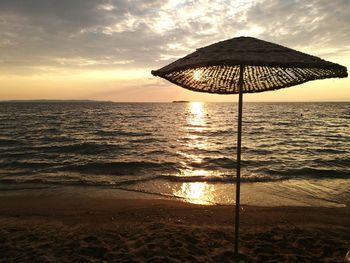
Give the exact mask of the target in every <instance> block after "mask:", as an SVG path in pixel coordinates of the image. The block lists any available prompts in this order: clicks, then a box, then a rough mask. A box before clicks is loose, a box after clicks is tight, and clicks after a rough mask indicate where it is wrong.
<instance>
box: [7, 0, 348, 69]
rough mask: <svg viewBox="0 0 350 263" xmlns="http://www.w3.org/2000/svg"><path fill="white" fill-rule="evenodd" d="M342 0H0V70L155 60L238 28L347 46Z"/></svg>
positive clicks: (304, 45) (321, 45)
mask: <svg viewBox="0 0 350 263" xmlns="http://www.w3.org/2000/svg"><path fill="white" fill-rule="evenodd" d="M349 13H350V3H349V1H348V0H337V1H326V0H311V1H301V0H283V1H282V0H264V1H258V0H250V1H243V0H241V1H227V0H217V1H206V0H199V1H191V0H182V1H180V0H179V1H161V0H152V1H140V0H137V1H127V0H104V1H98V0H75V1H67V0H61V1H60V0H31V1H28V0H2V1H1V2H0V48H1V53H0V74H9V73H16V74H34V73H35V74H37V73H38V72H54V71H57V72H62V71H74V70H78V71H79V70H90V69H94V70H96V69H98V70H104V69H118V68H119V69H120V68H129V69H138V68H158V67H160V66H162V65H165V64H167V63H168V62H170V61H172V60H174V59H175V58H178V57H181V56H183V55H185V54H187V53H189V52H191V51H194V50H195V48H197V47H201V46H204V45H207V44H210V43H212V42H215V41H219V40H222V39H226V38H231V37H234V36H238V35H242V34H243V35H251V36H255V37H260V38H263V39H266V40H270V41H273V42H277V43H281V44H283V45H286V46H289V47H292V48H296V49H302V50H304V51H312V52H313V54H315V52H316V55H327V56H331V55H333V56H334V55H338V56H341V55H344V54H350V46H349V44H348V43H350V35H349V34H348V32H349V31H350V18H349V15H348V14H349Z"/></svg>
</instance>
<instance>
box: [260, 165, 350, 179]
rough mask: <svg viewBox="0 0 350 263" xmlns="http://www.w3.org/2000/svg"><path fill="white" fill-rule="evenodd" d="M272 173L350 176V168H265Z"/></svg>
mask: <svg viewBox="0 0 350 263" xmlns="http://www.w3.org/2000/svg"><path fill="white" fill-rule="evenodd" d="M265 172H267V173H268V174H270V175H277V176H287V177H292V178H301V177H302V178H304V179H305V178H345V179H346V178H350V170H349V169H344V170H343V169H322V168H312V167H303V168H291V169H286V170H273V169H267V170H265Z"/></svg>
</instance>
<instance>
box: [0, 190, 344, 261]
mask: <svg viewBox="0 0 350 263" xmlns="http://www.w3.org/2000/svg"><path fill="white" fill-rule="evenodd" d="M38 191H40V190H38ZM233 211H234V210H233V207H232V206H203V205H194V204H189V203H184V202H179V201H172V200H161V199H120V198H115V197H111V196H106V195H100V196H84V195H80V196H69V195H67V196H64V195H39V194H37V195H31V194H28V193H27V192H25V191H24V192H21V193H20V194H16V195H13V194H11V195H5V196H4V195H2V196H1V197H0V256H1V260H0V262H234V260H233V256H234V255H233V222H234V216H233V215H234V214H233V213H234V212H233ZM349 249H350V209H349V208H348V207H345V208H317V207H270V208H269V207H253V206H243V209H242V215H241V249H240V251H241V253H242V254H243V255H244V257H245V262H343V259H344V256H345V254H346V252H347V251H348V250H349Z"/></svg>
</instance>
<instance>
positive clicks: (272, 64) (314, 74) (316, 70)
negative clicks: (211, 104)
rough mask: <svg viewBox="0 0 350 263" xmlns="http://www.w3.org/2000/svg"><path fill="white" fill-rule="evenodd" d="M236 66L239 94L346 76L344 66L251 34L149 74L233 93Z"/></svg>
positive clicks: (183, 84) (200, 88) (192, 86)
mask: <svg viewBox="0 0 350 263" xmlns="http://www.w3.org/2000/svg"><path fill="white" fill-rule="evenodd" d="M240 65H243V66H244V75H243V81H244V87H243V93H253V92H262V91H266V90H275V89H280V88H285V87H290V86H294V85H297V84H301V83H304V82H306V81H309V80H316V79H324V78H336V77H338V78H343V77H347V76H348V74H347V70H346V67H344V66H341V65H338V64H335V63H332V62H328V61H326V60H323V59H321V58H318V57H315V56H311V55H308V54H304V53H302V52H299V51H296V50H294V49H290V48H287V47H283V46H281V45H277V44H274V43H270V42H267V41H263V40H259V39H256V38H252V37H237V38H232V39H229V40H225V41H221V42H218V43H215V44H212V45H209V46H206V47H202V48H199V49H197V50H196V51H195V52H193V53H191V54H189V55H187V56H185V57H183V58H181V59H179V60H176V61H175V62H173V63H171V64H169V65H167V66H165V67H163V68H161V69H158V70H154V71H152V74H153V75H155V76H160V77H162V78H165V79H167V80H169V81H170V82H172V83H174V84H177V85H179V86H181V87H183V88H186V89H189V90H194V91H200V92H208V93H218V94H237V93H239V85H238V83H239V75H240V73H239V71H240V70H239V69H240Z"/></svg>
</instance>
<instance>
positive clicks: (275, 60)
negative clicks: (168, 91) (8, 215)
mask: <svg viewBox="0 0 350 263" xmlns="http://www.w3.org/2000/svg"><path fill="white" fill-rule="evenodd" d="M152 74H153V75H154V76H159V77H162V78H164V79H166V80H168V81H170V82H172V83H174V84H176V85H179V86H181V87H183V88H186V89H189V90H193V91H199V92H208V93H217V94H239V100H238V131H237V133H238V134H237V166H236V208H235V240H234V241H235V248H234V249H235V255H236V257H238V243H239V210H240V166H241V165H240V162H241V134H242V102H243V93H255V92H263V91H268V90H276V89H281V88H286V87H290V86H294V85H298V84H301V83H304V82H307V81H310V80H316V79H325V78H345V77H347V76H348V74H347V69H346V67H344V66H341V65H339V64H335V63H332V62H329V61H326V60H323V59H321V58H318V57H315V56H311V55H308V54H305V53H302V52H299V51H296V50H294V49H290V48H287V47H284V46H281V45H277V44H274V43H270V42H267V41H263V40H260V39H256V38H252V37H237V38H232V39H228V40H224V41H221V42H218V43H214V44H212V45H209V46H206V47H202V48H199V49H197V50H196V51H195V52H193V53H191V54H189V55H187V56H185V57H183V58H180V59H178V60H176V61H175V62H173V63H171V64H169V65H167V66H165V67H163V68H161V69H158V70H154V71H152Z"/></svg>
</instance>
